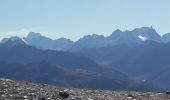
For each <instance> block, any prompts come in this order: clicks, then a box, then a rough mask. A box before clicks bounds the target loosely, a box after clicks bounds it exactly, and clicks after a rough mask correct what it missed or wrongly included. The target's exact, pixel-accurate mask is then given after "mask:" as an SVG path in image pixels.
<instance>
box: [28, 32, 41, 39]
mask: <svg viewBox="0 0 170 100" xmlns="http://www.w3.org/2000/svg"><path fill="white" fill-rule="evenodd" d="M27 37H30V38H32V37H42V35H41V34H40V33H35V32H30V33H28V35H27Z"/></svg>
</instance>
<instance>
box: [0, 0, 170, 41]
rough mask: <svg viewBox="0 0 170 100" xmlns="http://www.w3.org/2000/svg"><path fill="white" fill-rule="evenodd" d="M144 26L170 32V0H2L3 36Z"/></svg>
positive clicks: (106, 32)
mask: <svg viewBox="0 0 170 100" xmlns="http://www.w3.org/2000/svg"><path fill="white" fill-rule="evenodd" d="M142 26H153V27H154V28H155V29H156V30H157V31H158V32H159V33H160V34H164V33H167V32H170V0H0V38H2V37H9V36H12V35H13V36H14V35H17V36H20V37H22V36H25V35H26V34H27V33H28V32H29V31H35V32H40V33H42V34H43V35H46V36H48V37H52V38H59V37H62V36H63V37H67V38H71V39H73V40H75V39H78V38H79V37H81V36H83V35H85V34H93V33H96V34H103V35H109V34H111V32H112V31H114V30H115V29H117V28H119V29H122V30H126V29H128V30H132V29H133V28H136V27H142Z"/></svg>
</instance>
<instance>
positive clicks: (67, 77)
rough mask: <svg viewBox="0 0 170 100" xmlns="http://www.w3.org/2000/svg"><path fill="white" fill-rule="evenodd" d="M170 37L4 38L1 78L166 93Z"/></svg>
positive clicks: (140, 31)
mask: <svg viewBox="0 0 170 100" xmlns="http://www.w3.org/2000/svg"><path fill="white" fill-rule="evenodd" d="M169 42H170V34H169V33H168V34H165V35H163V36H160V35H159V34H158V33H157V32H156V30H155V29H153V28H152V27H142V28H136V29H134V30H132V31H121V30H115V31H114V32H112V34H111V35H110V36H108V37H104V36H103V35H96V34H93V35H87V36H84V37H83V38H80V39H79V40H78V41H76V42H73V41H71V40H69V39H65V38H60V39H56V40H52V39H50V38H47V37H45V36H42V35H41V34H40V33H34V32H30V33H29V34H28V36H27V37H25V38H23V39H20V38H18V37H11V38H4V39H3V40H2V41H1V43H0V55H1V56H0V61H1V63H0V71H1V74H0V76H4V77H8V78H14V79H20V80H24V79H25V80H27V81H33V82H42V83H43V82H44V83H50V84H60V85H61V84H64V85H65V86H66V85H67V86H75V87H86V88H101V89H131V90H149V91H152V90H159V89H162V90H170V86H169V84H170V80H169V75H170V61H169V59H170V54H169V51H170V43H169Z"/></svg>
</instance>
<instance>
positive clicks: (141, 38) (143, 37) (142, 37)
mask: <svg viewBox="0 0 170 100" xmlns="http://www.w3.org/2000/svg"><path fill="white" fill-rule="evenodd" d="M138 38H139V39H140V40H141V41H146V40H147V37H145V36H142V35H139V36H138Z"/></svg>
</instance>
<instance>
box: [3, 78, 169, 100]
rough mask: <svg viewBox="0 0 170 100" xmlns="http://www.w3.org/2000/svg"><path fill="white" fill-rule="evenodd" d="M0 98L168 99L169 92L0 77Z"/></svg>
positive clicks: (28, 99) (37, 99)
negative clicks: (47, 82) (66, 85)
mask: <svg viewBox="0 0 170 100" xmlns="http://www.w3.org/2000/svg"><path fill="white" fill-rule="evenodd" d="M0 100H170V93H152V92H130V91H107V90H88V89H77V88H64V87H57V86H50V85H46V84H34V83H27V82H20V81H13V80H9V79H0Z"/></svg>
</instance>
